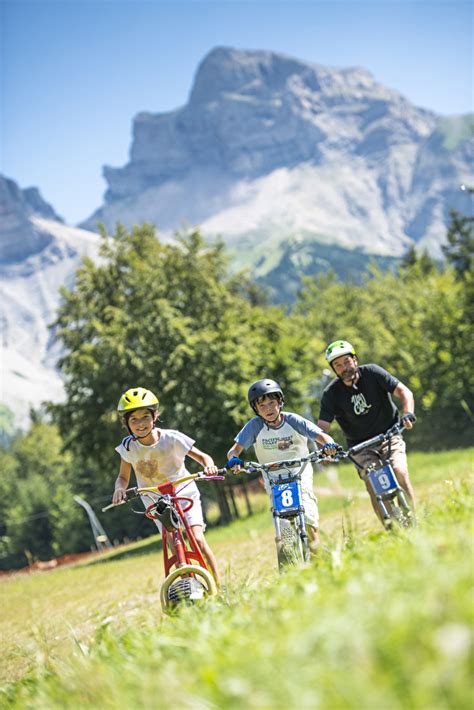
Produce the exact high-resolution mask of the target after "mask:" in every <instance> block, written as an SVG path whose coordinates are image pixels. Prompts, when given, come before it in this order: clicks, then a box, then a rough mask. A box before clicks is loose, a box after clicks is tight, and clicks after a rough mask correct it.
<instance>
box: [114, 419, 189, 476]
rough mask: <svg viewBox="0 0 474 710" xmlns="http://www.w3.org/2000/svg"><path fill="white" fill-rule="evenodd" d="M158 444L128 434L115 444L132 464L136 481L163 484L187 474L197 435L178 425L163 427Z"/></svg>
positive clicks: (125, 459)
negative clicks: (187, 457) (117, 444)
mask: <svg viewBox="0 0 474 710" xmlns="http://www.w3.org/2000/svg"><path fill="white" fill-rule="evenodd" d="M159 432H160V438H159V439H158V441H157V442H156V444H152V445H151V446H145V445H144V444H140V441H139V440H137V439H135V438H134V437H133V436H126V437H125V438H124V439H123V440H122V443H121V444H119V446H117V447H116V448H115V451H117V452H118V453H119V454H120V456H121V457H122V459H123V460H124V461H126V462H127V463H129V464H131V465H132V466H133V470H134V472H135V476H136V479H137V485H138V486H139V487H142V488H145V487H148V486H161V485H162V484H163V483H167V482H168V481H170V482H171V483H173V481H176V480H178V478H183V477H184V476H186V475H187V474H188V471H187V470H186V467H185V464H184V459H185V456H186V455H187V454H188V453H189V451H190V449H192V447H193V446H194V439H191V438H190V437H189V436H187V435H186V434H183V433H182V432H180V431H176V430H175V429H160V430H159Z"/></svg>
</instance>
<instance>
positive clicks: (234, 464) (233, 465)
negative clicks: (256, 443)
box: [225, 456, 244, 473]
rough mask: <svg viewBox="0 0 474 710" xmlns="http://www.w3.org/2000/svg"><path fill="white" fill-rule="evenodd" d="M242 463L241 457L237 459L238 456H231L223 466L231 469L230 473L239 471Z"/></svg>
mask: <svg viewBox="0 0 474 710" xmlns="http://www.w3.org/2000/svg"><path fill="white" fill-rule="evenodd" d="M243 465H244V462H243V460H242V459H239V457H238V456H232V458H231V459H229V460H228V461H227V463H226V465H225V467H226V468H228V469H229V470H231V471H232V473H239V472H240V469H241V467H242V466H243Z"/></svg>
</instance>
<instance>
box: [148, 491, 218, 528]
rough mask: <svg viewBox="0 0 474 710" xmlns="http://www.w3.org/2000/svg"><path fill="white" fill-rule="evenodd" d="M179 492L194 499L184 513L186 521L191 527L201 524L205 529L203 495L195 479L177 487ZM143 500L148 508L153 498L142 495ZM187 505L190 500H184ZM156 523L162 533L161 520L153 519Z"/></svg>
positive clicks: (184, 504)
mask: <svg viewBox="0 0 474 710" xmlns="http://www.w3.org/2000/svg"><path fill="white" fill-rule="evenodd" d="M176 490H177V492H178V494H179V495H180V496H183V498H191V499H192V501H193V505H192V507H191V508H190V509H189V510H187V511H186V512H185V514H184V517H185V518H186V521H187V523H188V525H190V526H191V527H192V526H193V525H201V526H202V528H203V529H204V530H205V529H206V525H205V523H204V516H203V513H202V505H201V495H200V493H199V489H198V487H197V485H196V484H195V482H194V481H189V482H188V483H182V484H181V485H180V486H178V487H177V489H176ZM140 497H141V499H142V502H143V505H144V506H145V508H147V507H148V506H149V505H150V503H151V500H150V498H149V497H148V496H140ZM187 505H189V501H187V500H186V501H184V500H183V501H182V506H183V507H184V508H185V507H186V506H187ZM153 522H154V523H155V525H156V527H157V528H158V530H159V531H160V533H161V523H160V521H159V520H153Z"/></svg>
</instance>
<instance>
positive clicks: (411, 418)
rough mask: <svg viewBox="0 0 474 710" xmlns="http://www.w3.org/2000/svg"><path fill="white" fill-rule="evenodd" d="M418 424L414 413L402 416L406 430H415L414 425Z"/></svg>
mask: <svg viewBox="0 0 474 710" xmlns="http://www.w3.org/2000/svg"><path fill="white" fill-rule="evenodd" d="M415 422H416V417H415V415H414V414H413V413H412V412H406V413H405V414H404V415H403V416H402V424H403V426H404V427H405V429H413V424H414V423H415Z"/></svg>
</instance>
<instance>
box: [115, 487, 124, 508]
mask: <svg viewBox="0 0 474 710" xmlns="http://www.w3.org/2000/svg"><path fill="white" fill-rule="evenodd" d="M126 490H127V489H126V488H125V486H119V487H118V488H116V489H115V490H114V494H113V496H112V503H113V504H114V505H118V504H119V503H121V502H122V501H123V500H125V499H126V497H127V494H126Z"/></svg>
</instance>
